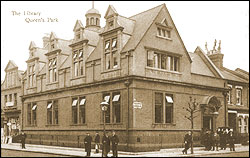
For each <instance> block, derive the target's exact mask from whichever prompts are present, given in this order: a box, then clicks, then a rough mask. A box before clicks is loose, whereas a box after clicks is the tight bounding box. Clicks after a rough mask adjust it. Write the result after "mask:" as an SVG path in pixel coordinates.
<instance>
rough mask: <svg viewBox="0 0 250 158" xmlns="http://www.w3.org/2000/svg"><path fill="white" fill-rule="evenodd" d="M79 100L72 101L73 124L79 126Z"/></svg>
mask: <svg viewBox="0 0 250 158" xmlns="http://www.w3.org/2000/svg"><path fill="white" fill-rule="evenodd" d="M77 102H78V100H77V98H74V99H72V123H73V124H77V114H78V112H77Z"/></svg>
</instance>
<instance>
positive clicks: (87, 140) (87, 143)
mask: <svg viewBox="0 0 250 158" xmlns="http://www.w3.org/2000/svg"><path fill="white" fill-rule="evenodd" d="M91 141H92V137H91V136H90V135H89V133H87V136H86V137H85V138H84V145H85V151H86V152H87V157H90V153H91Z"/></svg>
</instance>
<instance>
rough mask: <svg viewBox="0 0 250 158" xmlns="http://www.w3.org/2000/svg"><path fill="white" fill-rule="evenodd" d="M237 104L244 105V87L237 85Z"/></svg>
mask: <svg viewBox="0 0 250 158" xmlns="http://www.w3.org/2000/svg"><path fill="white" fill-rule="evenodd" d="M236 105H242V87H239V86H236Z"/></svg>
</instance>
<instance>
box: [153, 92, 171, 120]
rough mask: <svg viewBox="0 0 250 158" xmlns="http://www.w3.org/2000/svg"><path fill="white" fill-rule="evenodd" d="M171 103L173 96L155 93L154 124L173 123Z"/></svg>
mask: <svg viewBox="0 0 250 158" xmlns="http://www.w3.org/2000/svg"><path fill="white" fill-rule="evenodd" d="M163 96H165V100H166V101H163V100H164V98H163ZM173 103H174V102H173V95H170V94H164V93H158V92H157V93H155V123H173Z"/></svg>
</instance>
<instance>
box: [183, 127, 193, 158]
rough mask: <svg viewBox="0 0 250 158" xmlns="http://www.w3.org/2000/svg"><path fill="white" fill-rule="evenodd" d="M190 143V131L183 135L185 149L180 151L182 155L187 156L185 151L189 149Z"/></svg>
mask: <svg viewBox="0 0 250 158" xmlns="http://www.w3.org/2000/svg"><path fill="white" fill-rule="evenodd" d="M191 142H192V135H191V131H188V133H187V134H186V135H185V137H184V144H185V148H184V149H183V150H182V153H183V154H184V153H185V154H187V150H188V149H189V148H190V144H191Z"/></svg>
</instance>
